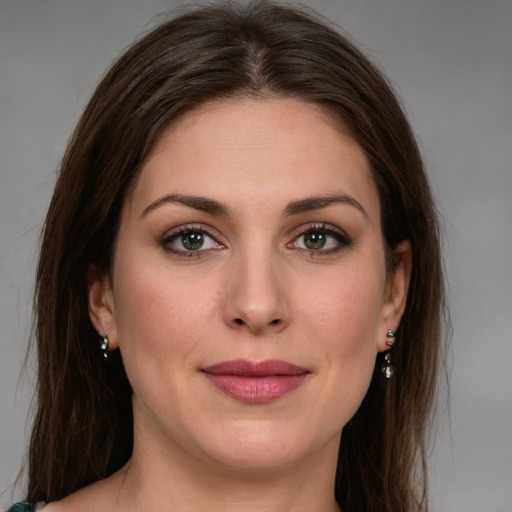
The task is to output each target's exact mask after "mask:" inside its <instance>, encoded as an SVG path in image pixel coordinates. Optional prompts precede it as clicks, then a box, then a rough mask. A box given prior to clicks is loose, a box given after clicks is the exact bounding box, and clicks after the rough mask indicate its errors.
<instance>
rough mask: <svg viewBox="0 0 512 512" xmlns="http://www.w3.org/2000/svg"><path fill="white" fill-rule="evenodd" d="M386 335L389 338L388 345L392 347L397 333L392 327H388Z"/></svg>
mask: <svg viewBox="0 0 512 512" xmlns="http://www.w3.org/2000/svg"><path fill="white" fill-rule="evenodd" d="M386 337H387V339H388V340H387V341H386V345H387V346H388V347H392V346H393V345H394V344H395V333H394V332H393V331H392V330H391V329H388V333H387V334H386Z"/></svg>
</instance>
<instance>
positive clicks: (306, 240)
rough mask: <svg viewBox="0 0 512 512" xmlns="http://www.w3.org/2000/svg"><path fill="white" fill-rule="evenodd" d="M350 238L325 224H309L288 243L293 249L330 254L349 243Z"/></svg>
mask: <svg viewBox="0 0 512 512" xmlns="http://www.w3.org/2000/svg"><path fill="white" fill-rule="evenodd" d="M350 243H351V240H350V238H349V237H348V236H347V235H346V234H345V233H344V232H343V231H341V230H339V229H338V228H334V226H333V227H330V226H326V225H325V224H323V225H321V226H310V227H308V228H307V229H306V230H304V231H303V232H302V233H301V234H300V235H299V236H298V237H297V238H295V240H294V241H293V242H292V243H291V244H290V245H291V246H292V248H294V249H300V250H306V251H310V252H312V253H319V254H331V253H335V252H337V251H339V250H341V249H343V248H344V247H346V246H348V245H350Z"/></svg>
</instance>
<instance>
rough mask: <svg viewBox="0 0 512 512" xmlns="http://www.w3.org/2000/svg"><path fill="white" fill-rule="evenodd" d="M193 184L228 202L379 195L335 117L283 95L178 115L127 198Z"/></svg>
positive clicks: (147, 197)
mask: <svg viewBox="0 0 512 512" xmlns="http://www.w3.org/2000/svg"><path fill="white" fill-rule="evenodd" d="M198 190H200V191H201V193H202V194H203V195H214V196H215V198H216V199H218V200H221V201H226V202H228V203H229V202H232V201H233V200H234V199H238V200H241V201H246V202H249V203H250V202H251V201H254V200H255V199H256V197H257V196H258V194H260V195H264V196H266V197H267V198H270V197H271V198H273V199H274V200H275V202H276V203H278V202H285V201H289V200H292V199H297V198H300V197H305V196H311V195H321V194H329V193H333V192H338V191H340V192H343V193H350V194H352V195H354V196H356V198H357V199H358V200H361V201H364V202H365V203H367V206H368V208H370V209H371V208H374V207H376V208H377V209H378V202H379V201H378V195H377V191H376V187H375V184H374V181H373V178H372V175H371V170H370V166H369V164H368V161H367V159H366V157H365V155H364V152H363V150H362V149H361V147H360V146H359V145H358V144H357V143H356V142H355V141H354V140H353V139H352V138H351V137H350V136H349V135H348V133H347V131H346V130H344V129H343V126H342V125H341V123H338V122H337V121H335V120H334V118H333V116H332V115H330V114H329V113H327V112H325V111H324V110H323V109H322V108H321V107H319V106H317V105H313V104H311V103H306V102H303V101H298V100H295V99H282V98H278V99H277V98H276V99H230V100H223V101H212V102H209V103H206V104H204V105H202V106H200V107H198V108H196V109H195V110H193V111H191V112H189V113H188V114H186V115H184V116H183V117H182V118H180V119H179V120H177V121H176V122H175V123H173V124H172V125H171V126H169V127H168V128H167V129H166V130H165V131H164V133H163V134H162V135H161V137H160V138H159V139H158V141H157V143H156V144H155V146H154V148H153V149H152V151H151V152H150V154H149V156H148V158H147V159H146V161H145V163H144V165H143V168H142V171H141V173H140V174H139V176H138V177H137V179H136V182H135V183H134V186H133V187H132V189H131V194H130V196H131V197H129V200H130V201H135V202H139V201H142V202H148V201H152V200H155V199H156V198H157V197H158V196H159V195H162V194H164V193H176V192H177V193H193V194H197V193H198ZM138 207H142V204H141V205H138Z"/></svg>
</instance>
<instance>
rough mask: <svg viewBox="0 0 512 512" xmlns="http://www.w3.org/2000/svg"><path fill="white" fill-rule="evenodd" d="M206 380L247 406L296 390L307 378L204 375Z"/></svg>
mask: <svg viewBox="0 0 512 512" xmlns="http://www.w3.org/2000/svg"><path fill="white" fill-rule="evenodd" d="M205 375H206V377H207V378H208V380H209V381H210V382H211V383H212V384H213V385H214V386H215V387H216V388H217V389H219V390H220V391H222V392H223V393H225V394H226V395H228V396H230V397H232V398H235V399H237V400H239V401H241V402H245V403H248V404H264V403H267V402H271V401H272V400H277V399H278V398H280V397H282V396H284V395H286V394H288V393H290V392H291V391H293V390H294V389H297V388H298V387H299V386H300V385H301V384H302V383H303V382H304V380H305V379H306V377H307V376H308V374H307V373H301V374H299V375H269V376H261V377H245V376H241V375H222V374H221V375H217V374H212V373H205Z"/></svg>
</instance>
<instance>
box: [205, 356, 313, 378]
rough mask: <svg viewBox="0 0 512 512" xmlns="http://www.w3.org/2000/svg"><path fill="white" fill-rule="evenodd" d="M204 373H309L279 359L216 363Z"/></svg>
mask: <svg viewBox="0 0 512 512" xmlns="http://www.w3.org/2000/svg"><path fill="white" fill-rule="evenodd" d="M203 372H205V373H210V374H213V375H240V376H242V377H266V376H270V375H302V374H305V373H309V371H308V370H307V369H306V368H304V367H303V366H298V365H296V364H292V363H288V362H287V361H281V360H279V359H267V360H265V361H248V360H246V359H234V360H232V361H223V362H221V363H216V364H214V365H212V366H208V367H207V368H203Z"/></svg>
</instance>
